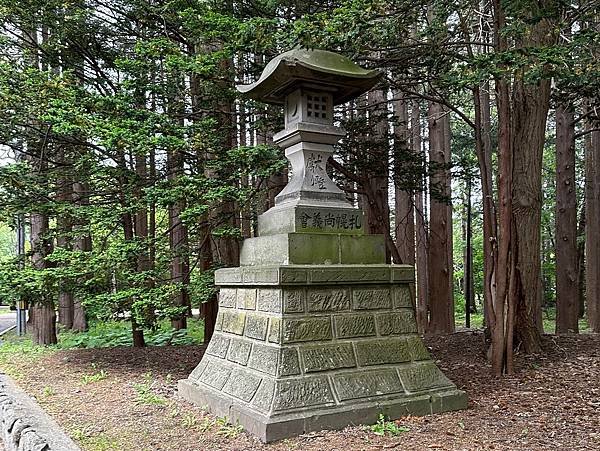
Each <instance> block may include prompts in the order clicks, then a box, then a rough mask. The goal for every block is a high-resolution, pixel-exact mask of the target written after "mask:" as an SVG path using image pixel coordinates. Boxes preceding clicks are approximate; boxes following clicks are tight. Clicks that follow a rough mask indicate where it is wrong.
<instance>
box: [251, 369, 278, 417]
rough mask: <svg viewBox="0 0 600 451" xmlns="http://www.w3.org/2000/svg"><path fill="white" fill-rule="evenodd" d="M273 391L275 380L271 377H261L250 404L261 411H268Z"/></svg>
mask: <svg viewBox="0 0 600 451" xmlns="http://www.w3.org/2000/svg"><path fill="white" fill-rule="evenodd" d="M274 393H275V382H274V381H272V380H271V379H267V378H263V380H262V382H261V384H260V387H258V390H257V391H256V395H255V396H254V399H252V406H253V407H255V408H256V409H258V410H260V411H262V412H265V413H267V412H270V411H271V404H272V403H273V394H274Z"/></svg>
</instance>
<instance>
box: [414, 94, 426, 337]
mask: <svg viewBox="0 0 600 451" xmlns="http://www.w3.org/2000/svg"><path fill="white" fill-rule="evenodd" d="M410 126H411V138H412V148H413V152H415V154H417V155H420V156H421V159H422V161H423V162H424V161H425V153H424V151H423V148H422V141H421V108H420V105H419V102H418V101H416V100H415V101H413V102H412V105H411V125H410ZM419 178H420V184H421V186H420V189H418V190H417V191H416V193H415V216H416V247H417V248H416V274H417V296H416V299H417V308H416V310H417V328H418V331H419V333H421V334H423V333H425V331H426V330H427V324H428V322H429V318H428V314H429V270H428V261H427V260H428V253H429V252H428V243H429V236H428V231H427V210H426V205H425V199H426V198H427V184H426V183H425V179H424V174H420V175H419Z"/></svg>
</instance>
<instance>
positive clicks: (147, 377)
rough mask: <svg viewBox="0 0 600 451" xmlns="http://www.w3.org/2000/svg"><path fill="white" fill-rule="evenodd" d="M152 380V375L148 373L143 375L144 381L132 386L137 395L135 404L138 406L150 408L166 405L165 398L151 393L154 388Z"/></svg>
mask: <svg viewBox="0 0 600 451" xmlns="http://www.w3.org/2000/svg"><path fill="white" fill-rule="evenodd" d="M154 383H155V382H154V380H153V378H152V373H150V372H148V373H146V374H144V381H143V382H137V383H135V384H133V388H134V390H135V391H136V393H137V396H136V398H135V402H136V403H138V404H145V405H150V406H163V405H165V404H166V403H167V400H166V398H164V397H163V396H160V395H157V394H156V393H154V392H153V391H152V387H153V386H154Z"/></svg>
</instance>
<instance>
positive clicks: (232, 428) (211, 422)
mask: <svg viewBox="0 0 600 451" xmlns="http://www.w3.org/2000/svg"><path fill="white" fill-rule="evenodd" d="M213 429H214V430H215V434H217V435H220V436H222V437H226V438H235V437H237V436H238V435H239V434H240V433H241V432H242V431H243V430H244V428H243V427H242V426H241V425H240V424H235V425H234V424H231V423H229V422H228V421H227V418H225V417H217V418H214V417H206V418H204V420H203V421H202V423H201V424H200V431H201V432H208V431H209V430H213Z"/></svg>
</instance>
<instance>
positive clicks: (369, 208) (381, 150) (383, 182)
mask: <svg viewBox="0 0 600 451" xmlns="http://www.w3.org/2000/svg"><path fill="white" fill-rule="evenodd" d="M367 99H368V104H369V123H370V128H371V130H372V135H371V136H370V144H371V145H370V149H369V152H368V156H367V159H368V162H369V164H368V165H364V166H363V170H362V174H361V177H360V178H361V185H362V188H363V191H364V193H365V199H364V200H365V202H364V205H363V208H364V209H365V215H366V219H367V221H366V222H367V232H368V233H371V234H378V235H383V236H384V237H385V243H386V261H387V262H388V263H389V262H391V261H392V260H393V261H394V262H395V263H401V262H402V260H401V258H400V255H399V253H398V249H397V248H396V245H395V243H394V240H393V239H392V236H391V226H390V206H389V203H388V180H389V173H390V170H389V160H390V158H389V145H388V141H387V139H388V136H389V135H388V121H387V117H386V116H387V108H386V105H387V97H386V92H385V91H383V90H382V89H374V90H372V91H370V92H369V93H368V96H367Z"/></svg>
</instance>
